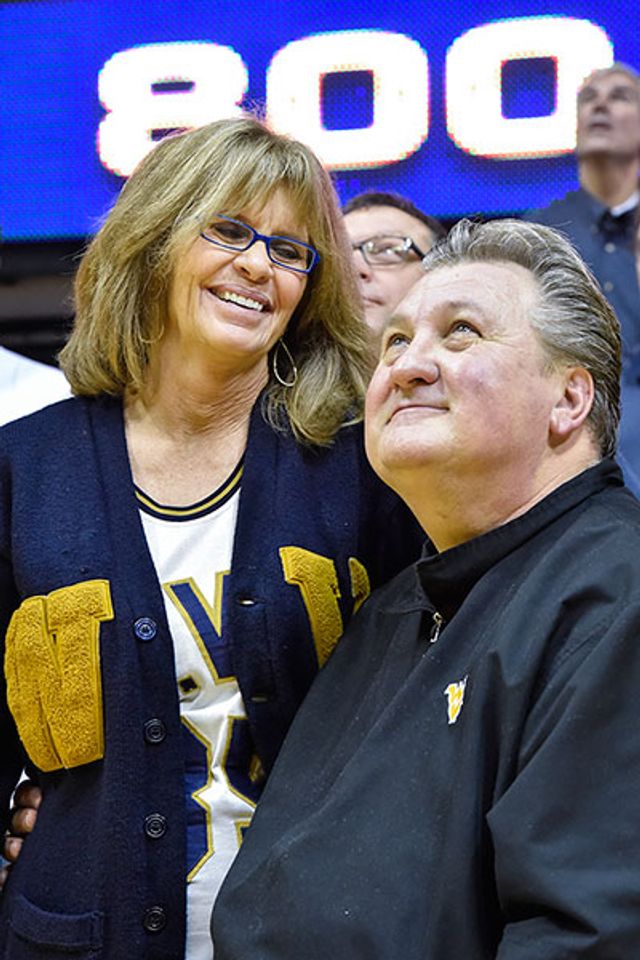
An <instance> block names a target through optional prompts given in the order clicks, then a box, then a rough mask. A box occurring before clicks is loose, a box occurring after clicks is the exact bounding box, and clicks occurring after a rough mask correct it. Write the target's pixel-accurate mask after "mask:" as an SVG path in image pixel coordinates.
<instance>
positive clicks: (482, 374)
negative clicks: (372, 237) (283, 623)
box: [213, 221, 640, 960]
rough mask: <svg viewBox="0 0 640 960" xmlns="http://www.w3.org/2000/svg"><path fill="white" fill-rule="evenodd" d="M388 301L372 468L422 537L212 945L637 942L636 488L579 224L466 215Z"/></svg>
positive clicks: (525, 949)
mask: <svg viewBox="0 0 640 960" xmlns="http://www.w3.org/2000/svg"><path fill="white" fill-rule="evenodd" d="M425 270H426V276H425V277H424V279H422V280H421V281H420V282H419V283H418V284H416V286H415V287H414V288H413V289H412V291H411V292H410V294H409V295H408V296H407V297H406V298H405V300H404V301H403V302H402V304H401V305H400V307H399V308H398V310H397V312H396V314H395V316H394V317H393V319H392V320H391V322H390V323H389V325H388V326H387V328H386V329H385V332H384V334H383V338H382V345H381V352H380V362H379V365H378V368H377V370H376V373H375V374H374V377H373V380H372V383H371V387H370V390H369V394H368V400H367V449H368V454H369V457H370V459H371V462H372V463H373V465H374V467H375V469H376V470H377V471H378V473H379V474H380V476H381V477H383V479H385V480H386V481H387V482H388V483H389V484H390V485H391V486H392V487H393V488H394V489H395V490H397V491H398V492H399V493H400V494H401V496H402V497H403V498H404V499H405V500H406V502H407V503H408V504H409V505H410V507H411V508H412V510H413V511H414V512H415V514H416V516H417V517H418V518H419V520H420V522H421V524H422V525H423V527H424V530H425V533H426V534H428V536H429V538H430V542H427V545H426V546H425V550H424V554H423V557H422V559H421V560H420V561H418V563H417V564H415V565H414V566H412V567H411V568H409V569H408V570H406V571H405V572H404V573H401V574H400V575H399V576H398V577H396V578H395V580H393V581H392V582H391V583H390V584H389V585H387V586H386V587H383V588H382V589H380V590H379V591H378V592H376V593H374V594H373V595H372V597H371V598H370V599H369V600H368V601H367V603H366V604H365V605H364V607H363V608H362V610H361V611H360V613H359V614H358V616H357V617H356V618H355V619H354V620H353V621H352V623H351V627H350V628H349V630H348V631H347V633H346V635H345V637H344V638H343V640H342V641H341V643H340V644H339V645H338V648H337V650H336V652H335V654H334V655H333V656H332V658H331V659H330V661H329V662H328V664H327V666H326V667H325V668H324V670H323V671H322V672H321V673H320V675H319V677H318V679H317V681H316V683H315V685H314V687H313V688H312V690H311V692H310V693H309V695H308V697H307V699H306V700H305V702H304V704H303V706H302V708H301V710H300V712H299V713H298V716H297V718H296V720H295V721H294V724H293V727H292V728H291V731H290V734H289V737H288V739H287V741H286V742H285V745H284V747H283V749H282V752H281V754H280V757H279V759H278V761H277V763H276V766H275V768H274V771H273V773H272V774H271V777H270V780H269V783H268V785H267V789H266V791H265V794H264V795H263V799H262V800H261V803H260V805H259V807H258V810H257V812H256V815H255V818H254V822H253V824H252V826H251V827H250V829H249V831H248V834H247V836H246V838H245V841H244V844H243V846H242V848H241V850H240V853H239V855H238V859H237V860H236V862H235V864H234V866H233V867H232V869H231V872H230V873H229V875H228V878H227V881H226V883H225V885H224V886H223V888H222V891H221V894H220V897H219V900H218V903H217V905H216V907H215V909H214V918H213V929H214V938H215V945H216V946H215V951H216V954H215V955H216V960H240V958H242V960H258V958H259V960H294V958H295V960H299V958H301V957H304V960H326V958H331V957H339V958H340V960H363V958H365V957H366V958H372V960H373V958H375V960H398V958H399V957H402V958H403V960H425V958H428V960H452V958H454V957H460V958H464V960H560V958H562V960H574V958H583V960H587V958H589V960H590V958H593V960H596V958H597V960H613V958H614V957H615V958H616V960H637V957H638V951H639V945H640V869H639V864H640V830H639V829H638V800H637V797H638V788H639V787H640V739H639V738H638V736H637V730H638V726H639V725H640V697H639V696H638V690H639V689H640V643H639V637H640V565H639V564H638V555H639V551H640V505H639V504H638V502H637V501H636V499H635V498H634V497H633V496H632V495H631V494H630V493H629V492H628V491H627V490H626V489H625V487H624V486H623V484H622V478H621V474H620V471H619V469H618V467H617V466H616V464H615V462H614V461H613V460H611V459H610V458H611V456H612V455H613V453H614V450H615V443H616V427H617V422H618V414H619V406H618V403H619V369H620V366H619V364H620V341H619V330H618V325H617V321H616V318H615V315H614V314H613V311H612V310H611V308H610V306H609V304H608V303H607V301H606V300H605V298H604V297H603V295H602V294H601V292H600V290H599V288H598V286H597V284H596V283H595V282H594V280H593V278H592V277H591V275H590V274H589V273H588V271H587V270H586V269H585V267H584V265H583V263H582V261H581V259H580V258H579V257H578V255H577V254H576V253H575V252H574V250H573V249H572V247H571V246H570V245H569V244H568V243H567V242H566V241H565V240H564V239H563V238H562V237H561V236H560V235H559V234H557V233H555V231H552V230H549V229H548V228H546V227H541V226H537V225H533V224H527V223H522V222H518V221H493V222H491V223H486V224H484V225H482V224H470V223H469V222H463V223H461V224H459V225H457V226H456V227H454V228H453V230H452V232H451V234H450V236H449V238H448V240H447V242H446V244H445V245H444V246H443V247H440V248H438V249H436V250H434V251H432V253H431V254H429V255H428V256H427V258H426V260H425Z"/></svg>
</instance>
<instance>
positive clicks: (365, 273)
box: [353, 247, 373, 280]
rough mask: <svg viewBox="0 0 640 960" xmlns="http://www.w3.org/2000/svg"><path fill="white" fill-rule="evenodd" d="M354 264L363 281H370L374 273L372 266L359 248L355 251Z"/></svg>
mask: <svg viewBox="0 0 640 960" xmlns="http://www.w3.org/2000/svg"><path fill="white" fill-rule="evenodd" d="M353 264H354V266H355V268H356V273H357V274H358V276H359V277H360V279H361V280H368V279H369V278H370V277H371V275H372V273H373V271H372V269H371V264H369V263H367V261H366V260H365V258H364V254H363V252H362V250H360V248H359V247H356V248H354V250H353Z"/></svg>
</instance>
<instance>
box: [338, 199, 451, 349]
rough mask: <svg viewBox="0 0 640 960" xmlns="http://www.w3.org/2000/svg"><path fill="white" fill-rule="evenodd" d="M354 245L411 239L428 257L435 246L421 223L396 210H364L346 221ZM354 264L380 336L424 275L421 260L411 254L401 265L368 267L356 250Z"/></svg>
mask: <svg viewBox="0 0 640 960" xmlns="http://www.w3.org/2000/svg"><path fill="white" fill-rule="evenodd" d="M344 222H345V226H346V228H347V233H348V234H349V239H350V240H351V243H352V244H354V245H356V244H360V243H363V242H364V241H365V240H371V239H373V238H382V237H400V238H406V237H408V238H409V239H411V240H412V241H413V242H414V244H415V245H416V247H417V248H418V249H419V250H420V251H421V252H422V253H423V254H425V253H426V252H427V250H429V249H431V247H432V246H433V241H434V236H433V234H432V232H431V230H429V228H428V227H427V226H426V224H424V223H422V221H421V220H416V219H415V217H412V216H410V215H409V214H408V213H405V212H404V210H398V208H397V207H384V206H379V207H378V206H375V207H362V208H361V209H360V210H353V211H352V212H351V213H348V214H346V216H345V218H344ZM353 258H354V264H355V267H356V270H357V273H358V277H359V279H360V291H361V293H362V297H363V300H364V312H365V319H366V321H367V324H368V326H369V327H371V329H372V330H373V331H374V332H375V333H376V334H378V333H379V332H380V330H381V329H382V327H383V326H384V324H385V323H386V322H387V320H388V319H389V317H390V316H391V313H392V312H393V310H394V308H395V307H396V306H397V304H398V303H399V302H400V301H401V300H402V298H403V297H404V296H405V294H406V293H408V291H409V290H410V288H411V287H412V286H413V284H414V283H415V282H416V280H418V279H419V278H420V277H421V276H422V267H421V265H420V263H421V260H420V257H419V256H418V254H417V253H415V252H412V251H408V252H407V255H406V259H404V260H402V261H400V262H399V263H388V264H380V265H377V264H369V263H367V261H366V260H365V257H364V255H363V253H362V251H361V250H354V251H353Z"/></svg>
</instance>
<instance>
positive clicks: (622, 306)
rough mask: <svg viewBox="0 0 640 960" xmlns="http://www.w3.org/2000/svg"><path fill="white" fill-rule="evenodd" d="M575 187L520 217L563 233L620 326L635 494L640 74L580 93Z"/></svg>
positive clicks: (590, 83)
mask: <svg viewBox="0 0 640 960" xmlns="http://www.w3.org/2000/svg"><path fill="white" fill-rule="evenodd" d="M576 158H577V161H578V179H579V182H580V188H579V189H578V190H575V191H572V192H570V193H568V194H567V195H566V196H565V197H563V198H562V199H559V200H555V201H554V202H553V203H551V204H550V205H549V206H548V207H545V208H543V209H540V210H532V211H530V212H528V213H527V214H526V215H525V219H527V220H531V221H535V222H537V223H543V224H546V225H547V226H551V227H556V228H558V229H559V230H562V231H563V232H564V233H565V235H566V236H568V237H569V239H570V240H571V241H572V243H573V244H574V246H575V247H576V248H577V249H578V251H579V252H580V254H581V255H582V257H583V258H584V259H585V261H586V262H587V264H588V265H589V266H590V267H591V269H592V270H593V272H594V274H595V276H596V278H597V280H598V281H599V283H600V285H601V287H602V289H603V291H604V293H605V296H606V297H607V299H608V300H609V302H610V303H611V305H612V306H613V308H614V310H615V311H616V314H617V316H618V319H619V321H620V326H621V329H622V351H623V355H622V362H623V371H622V421H621V432H620V447H619V459H620V462H621V464H622V466H623V469H624V471H625V476H626V479H627V483H628V484H629V485H630V486H631V488H632V489H633V490H634V492H635V493H636V494H640V289H639V287H638V274H637V271H636V263H635V253H634V218H635V217H637V212H638V200H639V196H640V194H639V192H638V172H639V169H640V75H639V74H638V73H636V71H635V70H633V69H632V68H630V67H628V66H626V65H625V64H620V63H615V64H613V66H611V67H608V68H606V69H604V70H596V71H595V72H594V73H592V74H591V75H590V76H589V77H587V79H586V80H585V82H584V84H583V85H582V87H581V88H580V91H579V93H578V103H577V134H576Z"/></svg>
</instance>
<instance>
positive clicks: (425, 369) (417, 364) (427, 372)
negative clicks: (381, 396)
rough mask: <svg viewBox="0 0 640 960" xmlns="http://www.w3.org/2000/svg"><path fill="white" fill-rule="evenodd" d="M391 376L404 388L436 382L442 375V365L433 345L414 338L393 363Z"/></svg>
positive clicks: (397, 384)
mask: <svg viewBox="0 0 640 960" xmlns="http://www.w3.org/2000/svg"><path fill="white" fill-rule="evenodd" d="M391 376H392V378H393V381H394V383H395V384H396V386H398V387H400V388H401V389H403V390H406V389H409V388H411V387H414V386H416V385H419V384H421V383H428V384H431V383H435V382H436V381H437V380H438V379H439V377H440V366H439V364H438V360H437V358H436V356H435V353H434V350H433V348H432V346H431V345H430V344H428V343H424V342H422V343H418V342H416V340H413V341H412V342H411V343H410V344H408V346H407V348H406V349H405V350H404V351H403V352H402V353H401V354H400V356H399V357H398V358H397V359H396V360H395V362H394V363H393V364H392V366H391Z"/></svg>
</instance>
